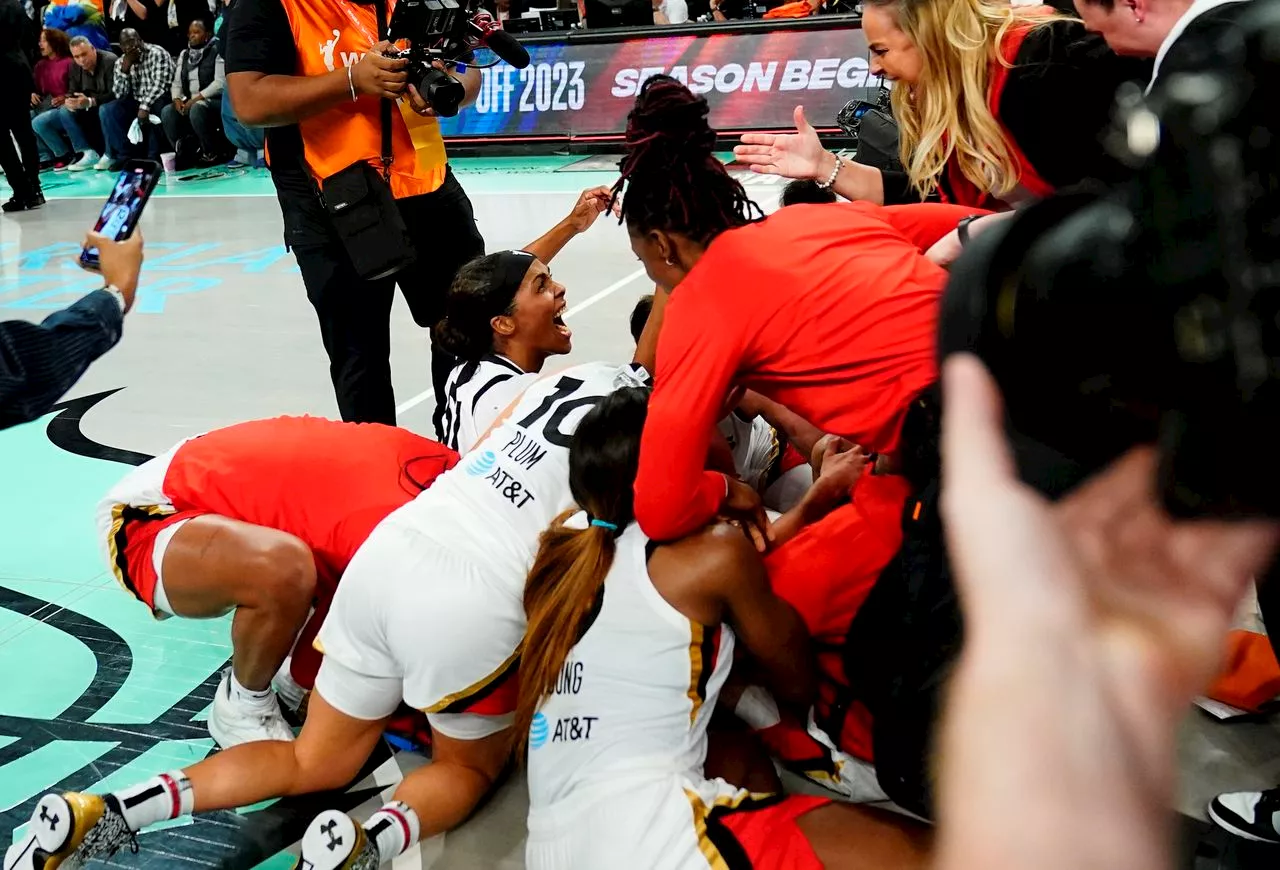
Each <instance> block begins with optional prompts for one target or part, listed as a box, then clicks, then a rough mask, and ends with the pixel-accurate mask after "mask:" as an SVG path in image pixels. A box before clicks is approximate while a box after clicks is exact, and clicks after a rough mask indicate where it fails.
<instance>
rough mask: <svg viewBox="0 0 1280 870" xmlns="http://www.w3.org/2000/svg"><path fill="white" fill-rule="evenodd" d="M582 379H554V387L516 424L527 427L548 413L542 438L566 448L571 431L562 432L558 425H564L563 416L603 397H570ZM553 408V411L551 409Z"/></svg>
mask: <svg viewBox="0 0 1280 870" xmlns="http://www.w3.org/2000/svg"><path fill="white" fill-rule="evenodd" d="M582 384H583V381H582V379H580V378H571V377H568V376H565V377H562V378H560V380H558V381H556V388H555V390H554V391H552V392H551V393H549V394H548V395H547V397H546V398H545V399H543V400H542V402H541V403H540V404H539V405H538V407H536V408H534V409H533V411H532V412H530V414H529V415H528V416H527V417H525V418H524V419H523V420H521V421H520V422H519V423H517V424H516V425H517V426H519V427H520V428H521V429H528V428H529V427H530V426H532V425H533V424H535V423H537V422H538V421H539V420H541V419H542V418H543V417H546V416H547V414H548V413H550V414H551V417H550V418H549V419H548V420H547V422H546V423H545V424H544V425H543V427H542V438H543V440H544V441H546V442H547V443H548V444H554V445H556V446H557V447H564V448H565V449H568V447H569V441H570V440H571V439H572V438H573V433H572V432H568V433H566V432H562V431H561V429H560V427H561V426H563V425H564V421H565V418H567V417H568V416H569V415H570V414H572V413H573V412H574V411H576V410H577V409H578V408H590V407H591V406H592V405H594V404H596V403H597V402H599V401H600V400H601V399H603V398H604V397H603V396H579V397H578V398H576V399H574V398H571V396H573V394H574V393H575V392H577V391H578V390H579V389H580V388H581V387H582ZM553 408H554V409H555V410H554V411H553V410H552V409H553Z"/></svg>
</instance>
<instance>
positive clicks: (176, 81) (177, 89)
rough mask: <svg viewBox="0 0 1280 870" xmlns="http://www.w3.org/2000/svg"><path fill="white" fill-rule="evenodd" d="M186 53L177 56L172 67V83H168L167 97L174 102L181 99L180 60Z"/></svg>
mask: <svg viewBox="0 0 1280 870" xmlns="http://www.w3.org/2000/svg"><path fill="white" fill-rule="evenodd" d="M186 53H187V52H186V51H185V50H184V51H183V52H182V54H180V55H178V62H177V63H176V64H174V66H173V81H172V82H170V86H169V96H171V97H173V99H175V100H180V99H182V90H183V88H182V58H183V56H184V55H186Z"/></svg>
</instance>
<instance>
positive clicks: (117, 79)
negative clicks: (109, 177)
mask: <svg viewBox="0 0 1280 870" xmlns="http://www.w3.org/2000/svg"><path fill="white" fill-rule="evenodd" d="M120 48H121V50H122V51H123V56H122V57H121V58H120V59H119V60H118V61H117V62H116V68H115V73H114V77H113V84H112V90H114V91H115V95H116V99H115V100H113V101H112V102H110V103H108V104H107V105H106V106H103V108H102V111H101V112H100V113H99V118H101V120H102V136H103V139H105V140H106V146H107V150H106V153H105V154H103V155H102V159H101V160H99V161H98V162H97V164H96V165H95V167H94V168H95V169H110V170H113V171H119V170H120V169H121V168H123V167H124V164H125V160H127V159H128V157H129V155H130V154H132V153H133V152H134V146H133V145H132V144H131V143H130V142H129V128H130V127H131V126H132V124H133V122H134V120H135V119H136V120H137V121H138V122H139V123H140V125H141V127H142V135H143V138H144V141H145V142H146V143H147V153H148V154H149V155H150V156H151V157H152V158H153V159H159V157H160V152H161V151H163V150H164V149H163V148H161V145H162V144H164V133H163V132H162V131H161V130H159V129H152V127H153V126H158V125H157V124H153V122H152V116H154V117H155V120H156V121H159V119H160V114H161V112H163V111H164V107H165V106H166V105H167V104H168V101H169V92H168V90H167V89H168V87H169V85H170V83H171V82H172V81H173V68H174V63H173V58H172V57H170V56H169V52H167V51H165V50H164V49H163V48H161V47H160V46H158V45H150V44H148V43H146V42H144V41H143V39H142V37H141V36H139V35H138V31H136V30H132V29H125V30H124V31H122V32H121V34H120Z"/></svg>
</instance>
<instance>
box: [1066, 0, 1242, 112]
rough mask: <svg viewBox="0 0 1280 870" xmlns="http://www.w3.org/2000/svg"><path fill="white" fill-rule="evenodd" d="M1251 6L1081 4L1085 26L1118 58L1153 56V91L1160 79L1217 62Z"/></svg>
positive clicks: (1143, 0) (1103, 0)
mask: <svg viewBox="0 0 1280 870" xmlns="http://www.w3.org/2000/svg"><path fill="white" fill-rule="evenodd" d="M1251 5H1252V4H1250V3H1247V2H1242V0H1195V2H1192V0H1122V2H1120V3H1116V0H1077V3H1076V8H1077V9H1078V10H1079V14H1080V18H1081V19H1082V20H1083V21H1084V26H1085V27H1087V28H1088V29H1089V30H1091V31H1094V32H1095V33H1098V34H1100V35H1101V36H1102V38H1103V39H1105V40H1106V41H1107V44H1108V45H1110V46H1111V48H1112V50H1113V51H1115V52H1116V54H1124V55H1130V56H1132V57H1153V58H1155V67H1154V68H1153V69H1152V71H1151V81H1150V84H1148V86H1147V90H1148V91H1149V90H1150V89H1151V87H1152V86H1154V85H1155V83H1156V80H1157V79H1158V78H1159V77H1160V76H1161V75H1165V76H1167V75H1169V74H1171V73H1175V72H1193V71H1195V70H1198V69H1203V68H1204V67H1205V66H1208V65H1209V64H1210V63H1212V62H1213V60H1214V58H1215V56H1216V55H1217V53H1218V51H1219V49H1218V41H1219V39H1220V38H1221V37H1222V35H1223V34H1224V33H1226V32H1227V31H1228V30H1230V29H1231V28H1232V27H1234V26H1235V23H1236V21H1237V20H1238V19H1239V17H1240V16H1241V15H1242V14H1244V13H1245V12H1247V11H1248V10H1249V8H1250V6H1251Z"/></svg>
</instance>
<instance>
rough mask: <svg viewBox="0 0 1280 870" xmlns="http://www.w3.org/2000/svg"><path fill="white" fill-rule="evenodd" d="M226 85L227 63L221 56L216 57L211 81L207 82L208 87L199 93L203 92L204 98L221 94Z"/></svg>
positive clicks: (211, 97) (209, 98) (207, 98)
mask: <svg viewBox="0 0 1280 870" xmlns="http://www.w3.org/2000/svg"><path fill="white" fill-rule="evenodd" d="M226 87H227V64H226V61H224V60H223V59H222V58H221V57H219V58H218V61H217V63H216V64H215V65H214V72H213V81H211V82H209V87H207V88H205V89H204V90H203V91H201V92H200V93H202V94H204V98H205V99H206V100H211V99H213V98H214V97H219V96H222V92H223V90H224V89H225V88H226Z"/></svg>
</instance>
